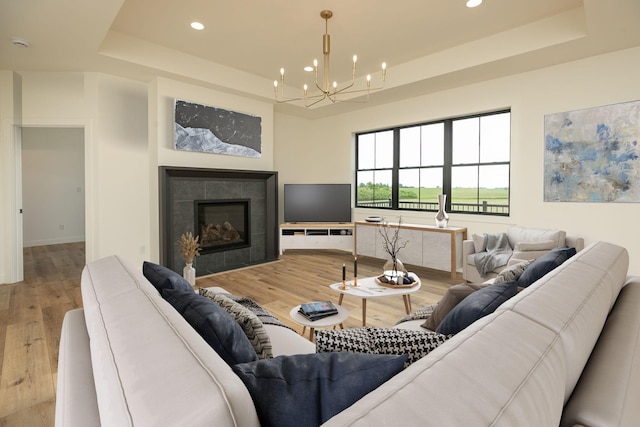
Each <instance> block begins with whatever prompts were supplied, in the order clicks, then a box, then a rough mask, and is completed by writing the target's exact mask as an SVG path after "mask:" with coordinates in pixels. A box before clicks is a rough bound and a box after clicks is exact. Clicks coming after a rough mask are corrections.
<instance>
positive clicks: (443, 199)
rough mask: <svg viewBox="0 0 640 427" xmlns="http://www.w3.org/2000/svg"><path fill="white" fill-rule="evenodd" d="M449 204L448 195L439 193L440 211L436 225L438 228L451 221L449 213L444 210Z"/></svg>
mask: <svg viewBox="0 0 640 427" xmlns="http://www.w3.org/2000/svg"><path fill="white" fill-rule="evenodd" d="M446 204H447V195H446V194H439V195H438V213H437V214H436V225H437V226H438V228H445V227H446V226H447V224H448V223H449V215H447V212H446V211H445V210H444V207H445V205H446Z"/></svg>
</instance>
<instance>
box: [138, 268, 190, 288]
mask: <svg viewBox="0 0 640 427" xmlns="http://www.w3.org/2000/svg"><path fill="white" fill-rule="evenodd" d="M142 274H144V277H146V278H147V280H148V281H149V282H151V284H152V285H153V286H154V287H155V288H156V289H157V290H158V292H160V293H161V294H162V290H163V289H178V290H182V291H185V292H188V291H190V292H193V288H192V287H191V285H190V284H189V282H187V281H186V280H185V278H184V277H182V276H181V275H179V274H178V273H176V272H175V271H173V270H170V269H168V268H167V267H164V266H162V265H158V264H154V263H152V262H149V261H145V262H143V263H142Z"/></svg>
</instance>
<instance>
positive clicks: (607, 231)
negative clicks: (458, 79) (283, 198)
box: [275, 48, 640, 274]
mask: <svg viewBox="0 0 640 427" xmlns="http://www.w3.org/2000/svg"><path fill="white" fill-rule="evenodd" d="M638 69H640V48H633V49H628V50H624V51H620V52H615V53H611V54H607V55H602V56H598V57H592V58H588V59H585V60H581V61H576V62H572V63H567V64H564V65H560V66H555V67H550V68H545V69H541V70H537V71H533V72H528V73H524V74H520V75H515V76H509V77H505V78H501V79H496V80H492V81H487V82H483V83H479V84H474V85H470V86H465V87H460V88H456V89H452V90H447V91H443V92H439V93H435V94H432V95H428V96H420V97H416V98H412V99H409V100H405V101H401V102H396V103H392V104H387V105H384V106H379V107H372V108H369V109H366V110H361V111H359V112H355V113H351V114H344V115H340V116H337V117H329V118H326V119H322V120H317V121H314V122H311V123H306V122H304V121H303V120H300V119H298V118H295V117H291V116H288V115H284V114H278V115H277V116H276V134H275V139H276V141H277V151H276V159H275V164H276V165H277V168H278V170H279V171H280V176H281V180H280V184H281V185H282V184H283V183H288V182H316V181H319V180H320V179H322V180H323V181H327V182H351V183H355V182H354V160H353V159H354V139H353V134H354V132H357V131H364V130H372V129H380V128H385V127H389V126H396V125H403V124H410V123H418V122H423V121H429V120H435V119H441V118H447V117H456V116H460V115H465V114H471V113H478V112H485V111H492V110H498V109H503V108H511V119H512V127H511V147H512V152H511V215H510V216H509V217H485V216H478V215H460V214H450V224H451V225H457V226H466V227H467V228H468V232H469V235H471V233H482V232H488V233H492V232H500V231H504V230H505V229H506V227H507V226H508V225H512V224H518V225H525V226H532V227H541V228H559V229H564V230H566V231H567V232H568V233H569V234H571V235H577V236H582V237H584V238H585V242H586V243H587V244H589V243H592V242H594V241H598V240H605V241H610V242H612V243H616V244H619V245H622V246H624V247H626V248H627V249H628V250H629V254H630V258H631V266H630V268H629V270H630V272H631V273H633V274H640V239H638V230H637V228H638V227H637V225H635V224H637V218H638V217H639V216H640V203H549V202H544V201H543V148H544V135H543V133H544V115H545V114H551V113H557V112H562V111H569V110H574V109H580V108H588V107H594V106H599V105H606V104H612V103H618V102H626V101H631V100H638V99H640V85H639V84H638V83H639V80H638V72H637V70H638ZM389 78H392V77H391V76H389ZM305 127H308V129H309V132H308V133H307V134H306V135H305ZM307 153H309V154H307ZM345 159H348V161H346V160H345ZM639 167H640V165H639ZM329 180H331V181H329ZM638 184H639V185H640V183H638ZM374 214H379V215H384V216H387V218H389V219H391V220H394V219H395V218H397V214H396V213H395V212H393V213H391V212H389V211H375V210H368V209H355V210H354V220H358V219H363V218H364V217H366V216H369V215H374ZM433 216H434V213H413V212H403V213H402V217H403V222H405V223H422V224H433Z"/></svg>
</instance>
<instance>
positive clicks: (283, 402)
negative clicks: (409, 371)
mask: <svg viewBox="0 0 640 427" xmlns="http://www.w3.org/2000/svg"><path fill="white" fill-rule="evenodd" d="M406 360H407V356H406V355H401V356H397V355H388V354H364V353H347V352H344V353H316V354H297V355H293V356H278V357H275V358H273V359H261V360H258V361H257V362H252V363H243V364H240V365H235V366H232V368H233V370H234V372H235V373H236V374H237V375H238V376H239V377H240V379H241V380H242V382H243V383H244V385H245V386H246V387H247V389H248V390H249V393H250V394H251V398H252V399H253V403H254V406H255V407H256V412H257V413H258V418H259V419H260V425H261V426H262V427H270V426H274V427H311V426H313V427H316V426H319V425H320V424H322V423H324V422H325V421H327V420H328V419H329V418H331V417H333V416H334V415H336V414H337V413H339V412H341V411H343V410H345V409H346V408H348V407H349V406H351V405H352V404H353V403H355V402H356V401H358V400H360V399H361V398H362V397H363V396H364V395H365V394H367V393H369V392H370V391H372V390H374V389H376V388H377V387H379V386H380V385H381V384H382V383H384V382H386V381H387V380H388V379H389V378H391V377H393V376H394V375H395V374H397V373H398V372H400V371H401V370H402V367H403V364H404V362H405V361H406Z"/></svg>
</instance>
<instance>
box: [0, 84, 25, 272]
mask: <svg viewBox="0 0 640 427" xmlns="http://www.w3.org/2000/svg"><path fill="white" fill-rule="evenodd" d="M21 88H22V80H21V78H20V76H19V75H18V74H17V73H14V72H12V71H0V283H13V282H17V281H20V280H22V277H23V274H22V273H23V272H22V256H18V253H19V251H18V248H22V238H21V237H22V235H21V234H20V233H18V232H17V230H18V229H21V228H22V220H21V217H20V216H19V215H17V212H18V210H19V209H20V208H19V200H18V199H19V196H20V194H21V190H20V188H19V183H18V182H17V181H16V179H15V177H16V174H17V170H18V168H17V164H18V162H19V161H20V132H19V126H20V125H21V123H22V104H21V100H22V95H21Z"/></svg>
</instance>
